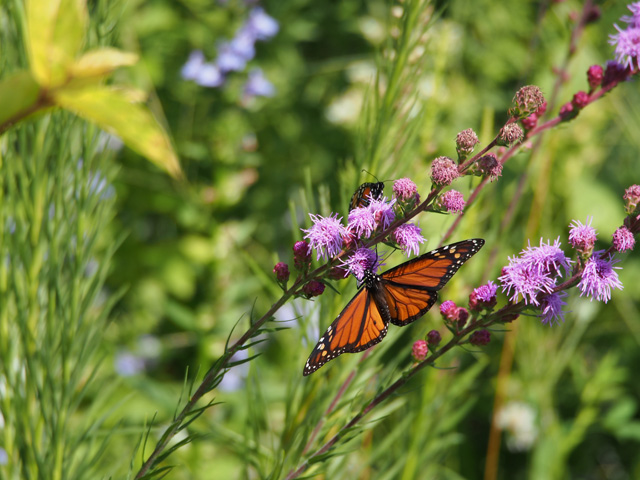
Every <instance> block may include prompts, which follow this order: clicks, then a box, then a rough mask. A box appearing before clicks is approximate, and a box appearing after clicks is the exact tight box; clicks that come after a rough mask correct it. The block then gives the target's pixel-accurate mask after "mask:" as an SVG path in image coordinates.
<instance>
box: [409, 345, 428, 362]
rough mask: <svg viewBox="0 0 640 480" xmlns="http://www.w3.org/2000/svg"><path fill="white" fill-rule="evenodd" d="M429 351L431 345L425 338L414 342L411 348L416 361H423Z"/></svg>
mask: <svg viewBox="0 0 640 480" xmlns="http://www.w3.org/2000/svg"><path fill="white" fill-rule="evenodd" d="M428 353H429V346H428V345H427V342H425V341H424V340H417V341H416V342H414V344H413V347H412V348H411V356H412V357H413V359H414V360H415V361H416V362H421V361H423V360H424V359H425V358H427V354H428Z"/></svg>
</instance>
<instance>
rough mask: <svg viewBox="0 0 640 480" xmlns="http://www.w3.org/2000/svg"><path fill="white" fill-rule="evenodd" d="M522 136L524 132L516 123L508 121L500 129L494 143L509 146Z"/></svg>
mask: <svg viewBox="0 0 640 480" xmlns="http://www.w3.org/2000/svg"><path fill="white" fill-rule="evenodd" d="M523 137H524V132H523V131H522V128H520V125H518V124H517V123H510V124H508V125H505V126H504V127H502V128H501V129H500V133H499V135H498V139H497V140H496V143H497V144H498V145H502V146H504V147H509V146H511V145H513V144H514V143H518V142H519V141H521V140H522V138H523Z"/></svg>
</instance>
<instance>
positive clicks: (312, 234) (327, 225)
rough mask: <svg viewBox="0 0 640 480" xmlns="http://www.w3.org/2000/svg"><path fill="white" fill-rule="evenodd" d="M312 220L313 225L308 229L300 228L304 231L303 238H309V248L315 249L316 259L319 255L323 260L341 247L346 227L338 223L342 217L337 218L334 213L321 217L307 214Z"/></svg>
mask: <svg viewBox="0 0 640 480" xmlns="http://www.w3.org/2000/svg"><path fill="white" fill-rule="evenodd" d="M309 216H310V217H311V220H313V226H312V227H311V228H309V229H304V228H303V229H302V231H303V232H305V233H306V235H305V236H304V238H308V239H309V244H310V246H311V248H313V249H314V250H316V252H317V257H316V260H320V257H322V258H324V259H325V260H326V259H328V257H333V256H334V255H336V254H337V253H338V252H340V249H341V248H342V243H343V241H342V237H343V235H347V234H348V232H347V229H346V228H345V227H344V225H342V223H340V222H341V221H342V217H340V218H338V214H337V213H335V214H333V215H331V216H329V217H321V216H320V215H314V214H312V213H310V214H309Z"/></svg>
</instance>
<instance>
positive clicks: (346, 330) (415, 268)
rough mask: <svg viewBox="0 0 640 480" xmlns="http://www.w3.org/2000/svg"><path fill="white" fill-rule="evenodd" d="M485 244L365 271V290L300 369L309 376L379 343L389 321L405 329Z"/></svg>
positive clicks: (445, 249)
mask: <svg viewBox="0 0 640 480" xmlns="http://www.w3.org/2000/svg"><path fill="white" fill-rule="evenodd" d="M483 245H484V240H483V239H481V238H474V239H471V240H464V241H462V242H457V243H452V244H451V245H446V246H444V247H441V248H438V249H437V250H433V251H431V252H429V253H425V254H424V255H421V256H419V257H417V258H414V259H412V260H409V261H408V262H405V263H403V264H401V265H398V266H397V267H394V268H392V269H390V270H387V271H386V272H384V273H383V274H381V275H377V274H375V273H373V272H372V271H370V270H369V271H365V275H364V282H363V283H364V286H363V287H362V288H360V290H359V291H358V293H356V295H355V297H353V298H352V299H351V301H350V302H349V303H348V304H347V306H346V307H345V308H344V310H342V313H340V315H338V318H336V319H335V320H334V321H333V323H332V324H331V326H329V328H328V329H327V331H326V332H324V335H322V336H321V337H320V340H318V343H317V345H316V346H315V348H314V349H313V351H312V352H311V355H309V359H308V360H307V363H306V364H305V366H304V371H303V375H305V376H306V375H309V374H311V373H313V372H315V371H316V370H317V369H319V368H320V367H322V366H323V365H324V364H325V363H327V362H328V361H329V360H333V359H334V358H336V357H337V356H338V355H342V354H343V353H356V352H361V351H363V350H366V349H367V348H369V347H372V346H373V345H375V344H376V343H379V342H381V341H382V339H383V338H384V336H385V335H386V334H387V328H388V326H389V322H391V323H393V324H394V325H397V326H399V327H404V326H405V325H408V324H410V323H411V322H413V321H414V320H417V319H418V318H420V317H421V316H422V315H424V314H425V313H426V312H427V310H429V309H430V308H431V307H432V306H433V304H434V303H435V302H436V299H437V297H438V296H437V291H438V290H440V289H441V288H442V287H444V286H445V284H446V283H447V282H448V281H449V280H450V279H451V277H452V276H453V274H454V273H456V272H457V271H458V269H459V268H460V267H461V266H462V264H463V263H464V262H466V261H467V260H469V259H470V258H471V257H472V256H473V255H475V254H476V253H477V252H478V250H480V249H481V248H482V246H483Z"/></svg>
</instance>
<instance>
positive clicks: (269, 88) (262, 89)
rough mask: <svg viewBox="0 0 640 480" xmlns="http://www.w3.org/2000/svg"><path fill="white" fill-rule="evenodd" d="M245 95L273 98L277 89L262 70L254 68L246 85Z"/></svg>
mask: <svg viewBox="0 0 640 480" xmlns="http://www.w3.org/2000/svg"><path fill="white" fill-rule="evenodd" d="M244 94H245V95H246V96H248V97H273V96H274V95H275V94H276V88H275V87H274V86H273V83H271V82H270V81H269V80H268V79H267V77H265V76H264V73H262V69H260V68H254V69H253V70H251V71H250V72H249V78H248V79H247V83H245V85H244Z"/></svg>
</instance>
